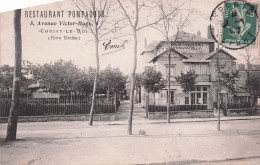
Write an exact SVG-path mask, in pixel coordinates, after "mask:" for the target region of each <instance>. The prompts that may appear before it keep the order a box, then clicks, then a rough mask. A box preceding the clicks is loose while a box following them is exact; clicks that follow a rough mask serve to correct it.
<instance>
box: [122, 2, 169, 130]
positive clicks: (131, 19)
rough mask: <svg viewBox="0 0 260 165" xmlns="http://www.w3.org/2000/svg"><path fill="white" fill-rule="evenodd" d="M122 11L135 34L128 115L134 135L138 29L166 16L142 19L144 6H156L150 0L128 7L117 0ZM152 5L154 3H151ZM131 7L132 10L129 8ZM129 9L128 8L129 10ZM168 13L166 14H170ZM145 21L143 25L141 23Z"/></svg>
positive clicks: (152, 7)
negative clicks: (147, 20) (147, 19)
mask: <svg viewBox="0 0 260 165" xmlns="http://www.w3.org/2000/svg"><path fill="white" fill-rule="evenodd" d="M117 1H118V3H119V5H120V8H121V11H122V15H123V19H126V22H127V24H128V27H130V29H131V31H132V36H133V41H134V50H133V70H132V72H131V77H130V81H131V83H130V84H131V88H130V108H129V116H128V134H129V135H132V119H133V110H134V87H135V73H136V65H137V37H138V31H140V30H142V29H144V28H146V27H149V26H152V25H154V24H157V23H159V22H160V21H161V20H163V18H164V17H162V16H161V17H159V18H157V19H156V20H153V21H151V22H145V21H140V16H141V14H140V13H141V11H142V10H143V9H144V8H150V11H151V9H154V7H156V6H154V5H153V6H150V5H147V3H148V1H146V2H145V1H142V2H141V3H140V4H139V0H132V1H131V2H129V3H131V4H132V6H130V7H127V6H124V4H123V3H122V1H121V0H117ZM151 5H152V3H151ZM129 8H130V10H129ZM127 9H128V10H127ZM171 14H172V13H169V14H168V15H171ZM168 15H166V16H168ZM141 23H143V25H141Z"/></svg>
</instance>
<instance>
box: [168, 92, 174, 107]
mask: <svg viewBox="0 0 260 165" xmlns="http://www.w3.org/2000/svg"><path fill="white" fill-rule="evenodd" d="M170 95H171V96H170V101H171V102H170V103H171V104H174V91H171V92H170ZM167 96H168V92H167Z"/></svg>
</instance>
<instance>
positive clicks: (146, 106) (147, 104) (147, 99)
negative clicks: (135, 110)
mask: <svg viewBox="0 0 260 165" xmlns="http://www.w3.org/2000/svg"><path fill="white" fill-rule="evenodd" d="M145 101H146V102H145V103H146V105H145V118H146V119H148V109H149V92H146V99H145Z"/></svg>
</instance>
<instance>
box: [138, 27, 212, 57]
mask: <svg viewBox="0 0 260 165" xmlns="http://www.w3.org/2000/svg"><path fill="white" fill-rule="evenodd" d="M176 37H177V38H176ZM169 40H170V41H174V42H210V43H211V42H213V43H214V42H215V41H214V40H212V39H208V38H203V37H201V36H198V35H195V34H191V33H188V32H183V31H181V32H179V33H178V35H177V34H175V35H173V36H171V37H169ZM165 42H168V41H166V40H159V41H158V40H157V41H152V42H151V43H150V44H149V45H148V46H147V47H146V48H145V50H144V51H143V52H142V53H141V55H143V54H144V53H145V52H150V51H153V50H154V49H156V48H158V47H160V46H161V45H162V44H163V43H165Z"/></svg>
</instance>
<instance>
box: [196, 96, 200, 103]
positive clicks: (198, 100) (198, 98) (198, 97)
mask: <svg viewBox="0 0 260 165" xmlns="http://www.w3.org/2000/svg"><path fill="white" fill-rule="evenodd" d="M196 104H201V93H197V101H196Z"/></svg>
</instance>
